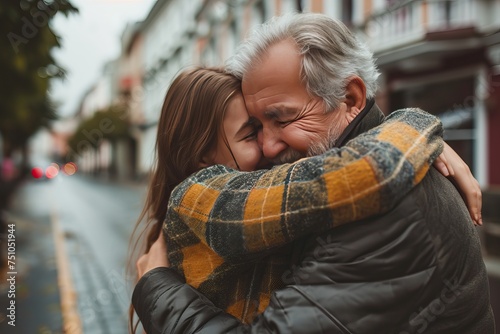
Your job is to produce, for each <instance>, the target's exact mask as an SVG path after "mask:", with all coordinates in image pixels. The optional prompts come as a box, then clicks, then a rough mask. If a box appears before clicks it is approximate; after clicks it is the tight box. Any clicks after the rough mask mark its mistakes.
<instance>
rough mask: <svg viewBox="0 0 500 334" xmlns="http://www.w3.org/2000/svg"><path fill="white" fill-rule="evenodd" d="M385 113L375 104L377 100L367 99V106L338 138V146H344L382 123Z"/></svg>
mask: <svg viewBox="0 0 500 334" xmlns="http://www.w3.org/2000/svg"><path fill="white" fill-rule="evenodd" d="M384 118H385V116H384V114H383V113H382V111H380V109H379V107H378V106H377V105H376V104H375V100H373V99H370V100H368V101H366V106H365V107H364V109H363V110H361V112H360V113H359V115H358V116H356V118H354V120H353V121H352V122H351V123H350V124H349V125H348V126H347V128H345V130H344V132H342V135H341V136H340V137H339V139H338V140H337V144H336V145H335V146H336V147H342V146H344V145H345V144H347V142H348V141H349V140H351V139H353V138H355V137H357V136H359V135H360V134H362V133H364V132H366V131H368V130H370V129H372V128H374V127H376V126H378V125H380V124H381V123H382V122H383V121H384Z"/></svg>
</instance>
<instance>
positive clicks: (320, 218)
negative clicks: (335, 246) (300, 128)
mask: <svg viewBox="0 0 500 334" xmlns="http://www.w3.org/2000/svg"><path fill="white" fill-rule="evenodd" d="M441 136H442V125H441V123H440V121H439V120H438V119H437V118H436V117H434V116H432V115H430V114H428V113H426V112H424V111H421V110H419V109H404V110H399V111H396V112H393V113H391V114H390V115H389V116H388V117H387V119H386V121H385V122H384V123H383V124H382V125H381V126H378V127H376V128H374V129H372V130H370V131H368V132H366V133H364V134H362V135H360V136H358V137H356V138H355V139H353V140H351V141H350V142H349V143H348V144H347V145H346V146H344V147H342V148H336V149H331V150H329V151H328V152H326V153H325V154H323V155H320V156H316V157H311V158H307V159H302V160H300V161H298V162H296V163H292V164H286V165H281V166H276V167H274V168H273V169H271V170H268V171H256V172H252V173H245V172H238V171H235V170H232V169H229V168H226V167H223V166H213V167H210V168H207V169H204V170H202V171H200V172H198V173H196V174H194V175H193V176H191V177H190V178H188V179H187V180H186V181H184V182H183V183H181V184H180V185H179V186H178V187H177V188H176V189H175V190H174V191H173V193H172V196H171V200H170V204H169V210H168V213H167V219H166V222H165V225H164V228H165V229H167V230H169V232H170V233H169V234H170V235H172V234H175V228H176V226H179V224H186V225H187V226H188V227H189V229H190V230H191V231H192V232H194V233H195V234H196V235H197V237H199V238H200V239H201V241H202V242H204V243H206V244H207V245H209V246H210V247H211V248H212V249H214V250H215V251H216V252H217V253H218V254H219V255H221V256H222V257H224V258H225V259H226V260H231V259H235V260H237V259H240V258H242V257H245V256H246V255H248V254H251V253H257V252H261V251H265V250H268V249H270V248H274V247H277V246H281V245H283V244H286V243H288V242H290V241H292V240H295V239H297V238H298V237H300V236H303V235H306V234H309V233H311V232H315V231H319V230H325V229H329V228H332V227H335V226H338V225H341V224H344V223H347V222H353V221H357V220H360V219H363V218H367V217H369V216H372V215H375V214H379V213H383V212H386V211H388V210H389V209H391V208H392V207H393V206H394V205H395V204H396V203H397V202H398V201H399V199H401V198H402V197H403V196H404V195H405V194H406V193H408V192H409V191H410V190H411V189H412V188H413V187H414V186H415V185H416V184H417V183H418V182H420V181H421V180H422V178H423V177H424V176H425V174H426V172H427V170H428V169H429V166H430V164H432V162H433V161H434V159H435V158H436V157H437V156H438V155H439V153H441V150H442V143H443V141H442V138H441Z"/></svg>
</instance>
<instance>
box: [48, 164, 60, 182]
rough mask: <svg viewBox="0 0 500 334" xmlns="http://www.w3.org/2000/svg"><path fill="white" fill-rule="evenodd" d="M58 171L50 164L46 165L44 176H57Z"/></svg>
mask: <svg viewBox="0 0 500 334" xmlns="http://www.w3.org/2000/svg"><path fill="white" fill-rule="evenodd" d="M58 173H59V171H58V170H57V168H56V167H54V166H52V165H51V166H49V167H47V169H46V170H45V176H46V177H47V178H48V179H53V178H54V177H56V176H57V174H58Z"/></svg>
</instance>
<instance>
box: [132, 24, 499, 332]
mask: <svg viewBox="0 0 500 334" xmlns="http://www.w3.org/2000/svg"><path fill="white" fill-rule="evenodd" d="M229 70H230V71H231V72H232V73H233V74H235V75H236V76H238V77H239V78H241V79H242V89H243V94H244V97H245V103H246V105H247V108H248V111H249V113H250V114H251V115H252V116H253V117H254V118H256V119H257V120H258V121H260V123H261V124H262V131H261V132H260V133H259V141H260V142H261V145H262V149H263V152H264V155H265V156H266V157H268V158H269V159H271V160H272V161H273V162H275V163H284V162H291V161H295V160H297V159H300V158H302V157H306V156H308V155H314V154H317V153H321V152H324V151H325V150H327V149H329V148H331V147H334V146H342V145H344V144H345V143H346V142H347V141H348V140H349V139H352V138H354V137H357V136H359V135H361V134H362V133H364V132H366V131H367V130H369V129H372V128H374V127H375V126H377V125H378V124H379V123H380V122H381V121H382V119H383V115H382V113H381V112H380V110H379V109H378V108H377V106H376V105H375V104H374V102H373V97H374V95H375V92H376V78H377V75H378V72H377V70H376V68H375V66H374V63H373V58H372V55H371V53H370V52H369V51H368V50H367V49H366V46H364V45H363V44H361V43H360V42H359V41H357V40H356V39H355V38H354V36H352V35H351V33H350V32H349V31H348V30H347V28H346V27H345V26H343V25H342V24H341V23H339V22H337V21H334V20H332V19H330V18H328V17H326V16H323V15H319V14H297V15H289V16H284V17H281V18H278V19H276V20H273V21H272V22H270V23H269V24H267V25H264V26H263V27H262V28H261V29H260V30H259V32H258V34H257V35H255V36H253V37H252V38H250V39H249V40H248V41H246V42H245V43H244V44H243V46H242V47H241V49H240V50H239V51H238V52H237V54H236V56H235V57H233V59H232V60H231V62H230V63H229ZM348 195H349V194H348V193H346V196H348ZM193 205H194V204H193ZM348 210H349V208H346V214H347V211H348ZM471 215H472V218H473V219H474V220H476V221H477V222H479V221H480V215H479V214H478V213H475V212H472V213H471ZM160 247H161V246H160ZM294 254H295V256H294V257H293V258H294V263H292V265H291V269H290V271H288V272H286V273H284V275H283V280H284V281H285V283H286V284H288V287H286V288H284V289H281V290H278V291H276V292H275V293H274V294H273V296H272V298H271V301H270V304H269V306H268V308H267V309H266V310H265V311H264V313H263V314H261V315H259V316H258V317H257V318H256V319H255V321H254V322H253V323H252V324H251V325H243V324H241V323H239V322H238V321H236V319H234V318H232V317H231V316H229V315H227V314H225V313H224V312H223V311H221V310H220V309H217V308H215V307H214V306H213V305H212V304H211V303H210V302H209V301H208V300H207V299H206V298H204V297H203V296H202V295H200V294H199V293H198V292H197V291H196V290H195V289H192V288H191V287H189V286H187V285H185V284H184V283H183V281H182V279H181V278H180V277H178V276H176V275H175V274H174V273H172V272H171V271H170V270H169V269H168V268H157V269H154V270H151V271H149V272H148V273H147V274H146V275H145V276H144V277H143V278H142V279H141V281H140V282H139V284H138V286H137V287H136V290H135V292H134V306H135V307H136V310H137V312H138V314H139V316H140V318H141V320H142V321H143V322H146V323H147V328H149V329H153V328H154V329H155V330H158V332H160V331H162V330H168V331H169V332H175V333H191V332H202V333H225V332H255V333H267V332H279V333H386V332H393V333H423V332H425V333H443V332H449V333H493V331H494V323H493V317H492V311H491V307H490V303H489V291H488V283H487V277H486V271H485V268H484V264H483V262H482V258H481V252H480V247H479V240H478V236H477V234H476V231H475V229H474V228H473V226H472V224H471V223H470V217H469V214H468V212H467V209H466V207H465V205H464V203H463V201H462V199H461V198H460V195H459V194H458V192H457V191H456V189H455V188H454V187H453V185H452V184H451V183H450V182H448V181H447V180H446V179H445V178H444V177H443V176H442V175H440V174H439V173H438V172H436V171H435V170H432V169H431V170H430V171H429V173H428V174H427V175H426V176H425V177H424V178H423V180H422V182H421V183H420V184H419V185H417V186H416V187H415V188H414V189H413V190H412V191H411V192H410V193H409V194H407V195H405V196H403V197H402V198H401V200H400V201H399V203H398V204H397V205H396V207H395V208H393V209H392V210H391V211H389V212H388V213H385V214H383V215H380V216H377V217H374V218H369V219H364V220H362V221H358V222H355V223H351V224H349V225H345V226H343V227H340V228H337V229H336V230H335V232H333V231H332V232H329V231H327V232H323V233H321V234H314V235H311V236H309V237H307V238H305V239H302V240H300V242H296V243H295V245H294ZM157 265H158V264H155V265H153V266H152V267H155V266H157ZM160 265H161V264H160ZM164 265H165V266H167V265H168V263H164ZM146 267H147V266H146ZM167 320H168V321H167Z"/></svg>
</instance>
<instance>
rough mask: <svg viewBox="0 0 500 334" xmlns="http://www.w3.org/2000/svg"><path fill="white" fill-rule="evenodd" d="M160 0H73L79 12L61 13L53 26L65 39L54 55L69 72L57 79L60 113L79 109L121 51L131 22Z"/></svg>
mask: <svg viewBox="0 0 500 334" xmlns="http://www.w3.org/2000/svg"><path fill="white" fill-rule="evenodd" d="M155 1H156V0H71V3H72V4H73V5H74V6H75V7H78V9H79V10H80V13H79V14H74V15H70V16H69V17H68V18H66V17H65V16H64V15H58V16H56V18H55V19H54V24H53V28H54V30H55V32H56V33H57V34H58V35H59V36H61V38H62V48H60V49H57V50H55V52H54V56H55V57H56V59H57V61H58V62H59V64H60V65H62V66H63V67H64V68H65V69H66V70H67V72H68V75H67V77H66V79H65V80H64V81H61V80H55V81H54V82H53V84H52V89H51V95H52V97H53V99H54V100H55V101H56V102H57V103H59V104H60V107H59V115H61V116H68V115H72V114H73V113H75V112H76V108H77V107H78V105H79V103H80V100H81V98H82V96H83V93H84V92H85V91H86V90H88V89H89V88H90V87H91V86H92V85H93V84H94V83H95V82H96V80H97V78H99V76H100V73H101V71H102V68H103V65H104V64H105V63H106V62H107V61H108V60H112V59H115V58H116V57H117V56H118V55H119V53H120V36H121V33H122V32H123V29H124V28H125V25H126V24H127V22H135V21H141V20H143V19H144V18H145V17H146V16H147V14H148V12H149V10H150V9H151V7H152V6H153V4H154V3H155Z"/></svg>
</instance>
